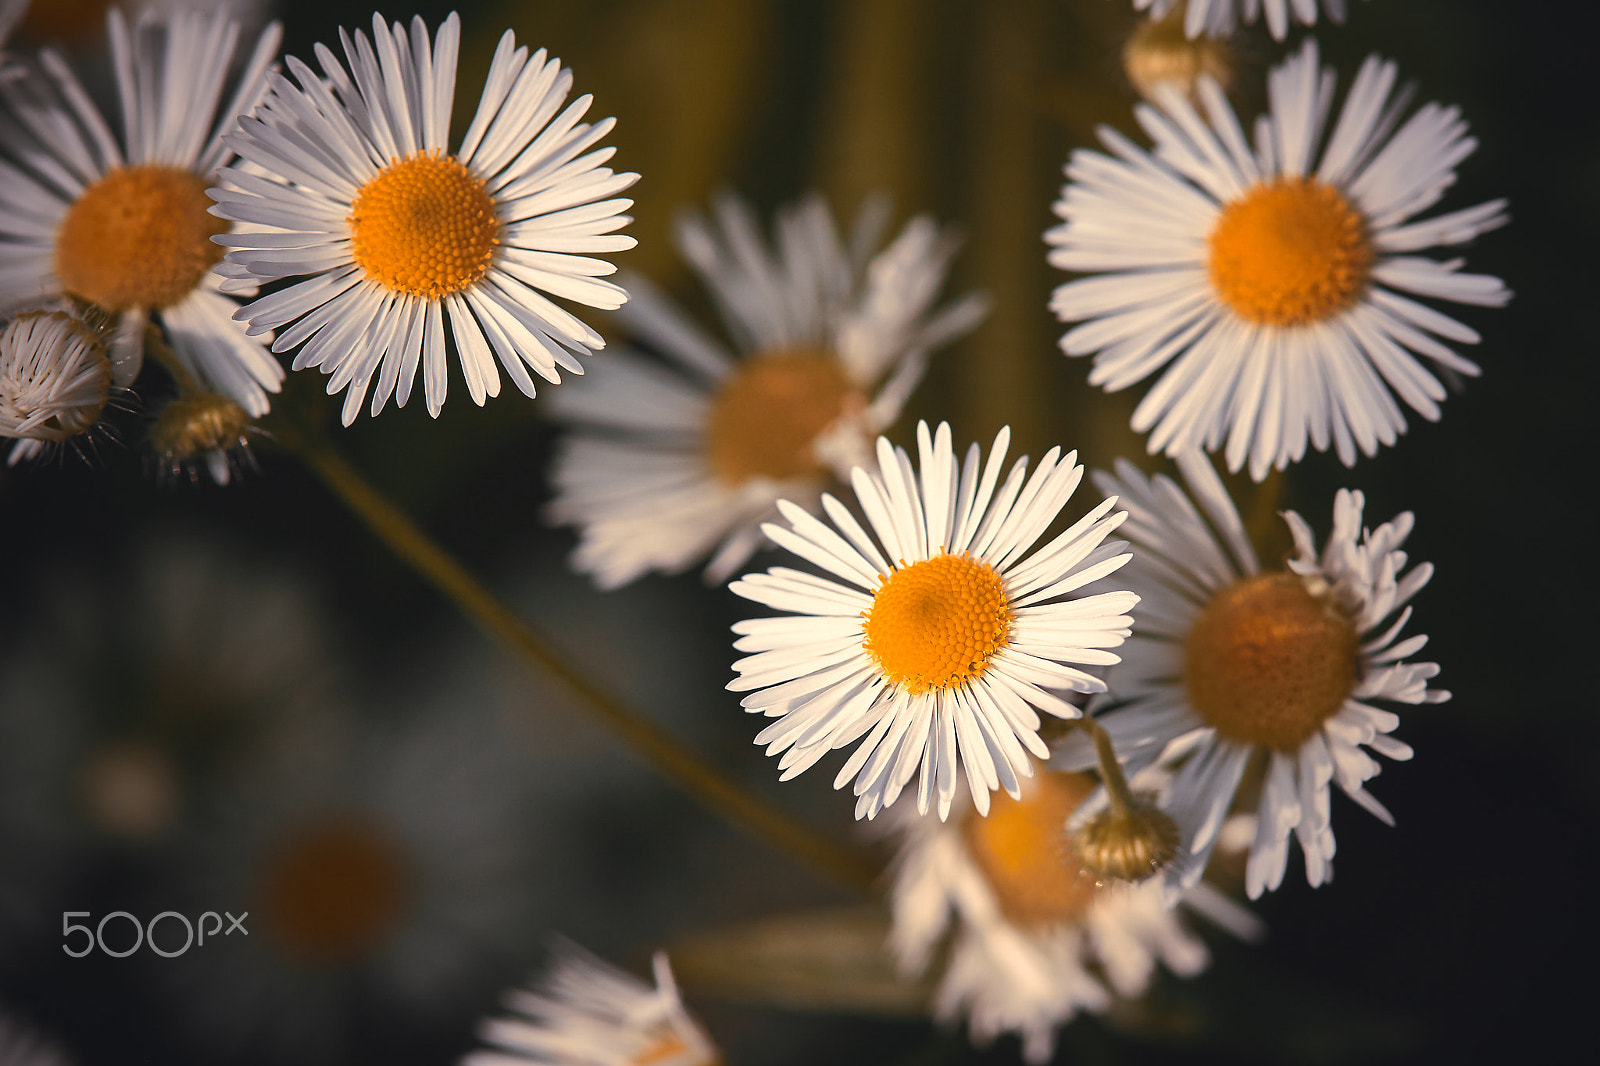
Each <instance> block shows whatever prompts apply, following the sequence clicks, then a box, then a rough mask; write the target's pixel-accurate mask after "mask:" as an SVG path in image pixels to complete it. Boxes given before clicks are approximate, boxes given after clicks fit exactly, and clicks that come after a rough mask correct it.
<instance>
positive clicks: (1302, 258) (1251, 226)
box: [1210, 177, 1372, 326]
mask: <svg viewBox="0 0 1600 1066" xmlns="http://www.w3.org/2000/svg"><path fill="white" fill-rule="evenodd" d="M1210 246H1211V255H1210V270H1211V283H1212V284H1213V285H1214V286H1216V290H1217V295H1218V296H1219V297H1220V298H1221V299H1222V302H1223V303H1225V304H1227V305H1228V306H1229V307H1231V308H1233V310H1234V311H1236V312H1238V314H1239V315H1240V317H1242V318H1244V319H1247V320H1248V321H1251V322H1255V323H1258V324H1260V325H1263V326H1302V325H1305V324H1307V323H1310V322H1319V321H1321V320H1322V319H1325V318H1327V317H1328V316H1330V315H1332V314H1333V313H1334V312H1336V311H1339V310H1341V309H1343V308H1345V307H1348V306H1349V305H1350V304H1351V303H1352V302H1354V301H1355V299H1356V297H1358V296H1359V295H1360V294H1361V291H1362V289H1363V288H1365V287H1366V284H1367V272H1368V270H1369V268H1370V267H1371V266H1372V244H1371V242H1370V241H1369V240H1368V238H1367V225H1366V221H1365V220H1364V219H1363V218H1362V217H1361V214H1360V213H1359V212H1358V211H1356V209H1355V208H1353V207H1351V206H1350V202H1349V201H1348V200H1346V199H1345V198H1344V196H1343V195H1341V194H1340V192H1339V190H1338V189H1335V188H1334V187H1333V186H1332V185H1329V184H1327V183H1326V182H1321V181H1317V180H1316V179H1314V178H1298V177H1296V178H1275V179H1273V180H1272V181H1267V182H1261V183H1258V184H1257V185H1255V186H1253V187H1252V188H1250V189H1249V190H1248V191H1246V192H1245V193H1244V195H1242V196H1240V197H1239V198H1238V199H1236V200H1234V201H1233V202H1231V203H1229V204H1228V205H1226V206H1225V207H1224V208H1223V209H1222V213H1221V215H1220V216H1219V217H1218V218H1217V224H1216V227H1215V228H1214V229H1212V231H1211V238H1210Z"/></svg>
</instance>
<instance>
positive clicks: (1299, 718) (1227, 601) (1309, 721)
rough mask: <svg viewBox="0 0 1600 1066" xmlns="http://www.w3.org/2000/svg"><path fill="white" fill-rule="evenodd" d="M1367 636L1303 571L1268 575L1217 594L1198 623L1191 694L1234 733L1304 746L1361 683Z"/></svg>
mask: <svg viewBox="0 0 1600 1066" xmlns="http://www.w3.org/2000/svg"><path fill="white" fill-rule="evenodd" d="M1359 651H1360V640H1359V638H1358V636H1357V634H1356V630H1355V626H1353V625H1352V624H1351V623H1350V620H1349V619H1348V618H1347V617H1345V615H1344V614H1342V613H1341V612H1340V611H1339V610H1338V609H1337V608H1335V607H1334V606H1332V605H1331V604H1329V603H1326V602H1324V601H1323V600H1322V599H1319V598H1318V597H1316V596H1313V595H1312V594H1311V592H1310V591H1309V590H1308V589H1307V588H1306V586H1305V582H1304V581H1302V580H1301V579H1300V577H1299V576H1297V575H1295V574H1286V573H1275V574H1260V575H1257V576H1256V577H1251V578H1246V579H1245V580H1243V581H1240V582H1238V583H1236V584H1234V585H1232V586H1230V587H1228V588H1226V589H1223V590H1222V591H1221V592H1219V593H1217V594H1216V596H1214V597H1212V599H1211V602H1210V603H1208V604H1206V606H1205V609H1204V610H1202V611H1201V612H1200V616H1199V617H1198V618H1196V619H1195V622H1194V626H1193V627H1192V628H1191V629H1190V630H1189V636H1188V640H1187V641H1186V644H1185V648H1184V667H1183V680H1184V685H1185V686H1186V688H1187V689H1188V692H1189V702H1190V703H1191V705H1193V707H1194V709H1195V710H1196V711H1197V712H1199V714H1200V717H1201V718H1203V719H1205V721H1206V724H1207V725H1210V726H1213V727H1215V728H1216V730H1217V733H1218V734H1219V735H1221V736H1223V737H1226V738H1227V739H1229V740H1236V741H1240V742H1242V743H1245V744H1258V745H1261V746H1264V747H1268V748H1273V749H1275V750H1277V751H1284V752H1292V751H1295V750H1297V749H1298V748H1299V747H1300V745H1301V744H1303V743H1304V742H1305V741H1306V740H1307V739H1308V738H1310V736H1311V735H1312V734H1313V733H1315V732H1316V731H1317V730H1318V729H1319V728H1321V726H1322V723H1323V722H1326V721H1327V720H1328V719H1329V718H1331V717H1333V716H1334V715H1335V714H1337V713H1338V711H1339V708H1340V707H1342V706H1343V705H1344V701H1345V699H1346V697H1348V696H1349V695H1350V692H1351V690H1352V689H1353V688H1354V687H1355V683H1356V673H1357V656H1358V653H1359Z"/></svg>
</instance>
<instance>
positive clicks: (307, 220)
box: [211, 14, 638, 425]
mask: <svg viewBox="0 0 1600 1066" xmlns="http://www.w3.org/2000/svg"><path fill="white" fill-rule="evenodd" d="M372 34H373V36H372V40H371V41H369V40H368V39H367V37H366V35H365V34H363V33H361V32H360V31H357V32H355V33H353V34H349V33H344V32H342V31H341V34H340V39H341V40H342V41H343V44H344V52H345V60H346V62H347V63H348V65H349V69H348V71H347V70H346V67H345V65H343V64H341V63H340V61H339V59H338V58H337V57H336V56H335V55H334V53H333V52H332V51H331V50H329V49H328V48H325V47H322V46H320V45H319V46H318V48H317V59H318V62H319V63H320V64H321V67H322V73H321V74H320V75H319V74H318V73H317V72H315V71H313V70H312V69H311V68H310V67H308V66H307V65H306V64H305V63H302V62H301V61H299V60H298V59H295V58H292V57H291V58H290V59H288V60H287V61H286V62H287V65H288V67H289V70H290V72H291V73H292V74H293V75H294V77H295V80H296V81H298V82H299V85H298V86H296V85H294V84H292V83H291V82H290V81H289V80H288V79H287V78H283V77H280V76H277V75H274V76H273V77H272V79H271V92H269V93H268V94H267V96H266V98H265V99H264V100H263V101H262V103H261V107H260V108H259V109H258V110H257V112H256V113H255V114H254V115H252V116H249V117H246V118H243V119H241V120H240V123H239V129H238V131H237V132H236V133H234V134H232V135H230V136H229V137H228V143H229V145H230V146H232V147H233V148H234V149H235V150H236V151H237V152H238V153H239V156H240V159H241V160H242V161H243V164H249V165H240V166H236V167H232V168H229V169H228V170H226V171H224V173H223V175H222V181H223V186H224V187H223V188H219V189H213V190H212V191H211V193H212V196H213V197H214V198H215V199H216V200H217V207H216V212H217V213H218V214H220V215H222V216H223V217H224V218H231V219H235V220H238V221H241V222H248V223H252V226H251V227H250V229H249V230H248V231H244V232H235V233H232V234H228V235H225V236H223V237H222V238H220V241H221V242H222V243H225V244H227V245H228V246H229V247H230V251H229V252H228V256H227V262H226V265H225V267H224V268H223V269H224V272H225V273H230V274H232V275H233V276H234V277H236V278H238V279H241V280H242V281H244V282H246V283H249V284H254V283H257V282H267V281H281V280H285V279H289V278H301V279H303V280H300V281H297V282H296V283H295V284H293V285H290V286H289V287H287V288H284V289H282V290H280V291H278V292H274V293H272V294H271V295H269V296H266V297H263V298H261V299H259V300H256V301H255V302H254V303H251V304H249V305H248V306H246V307H244V308H242V309H241V310H240V312H239V315H240V317H242V318H246V319H248V320H249V322H250V331H251V333H252V334H256V333H262V332H264V331H267V330H271V329H277V328H280V327H287V328H286V329H284V332H283V333H281V334H280V335H279V336H278V338H277V340H276V341H274V342H273V346H272V347H273V350H274V351H277V352H283V351H288V350H289V349H291V348H295V347H297V346H298V347H299V348H300V350H299V352H298V354H297V355H296V356H295V360H294V366H295V369H297V370H298V369H303V368H305V367H309V366H315V367H321V368H322V370H323V372H324V373H326V374H329V375H331V378H330V380H329V382H328V392H329V393H330V394H332V393H335V392H338V391H339V390H341V389H346V390H347V391H346V393H345V402H344V421H345V423H346V424H347V425H348V424H349V423H350V422H352V421H354V420H355V416H356V414H357V413H358V412H359V411H360V409H361V403H362V401H363V399H365V397H366V394H367V389H368V387H369V386H372V385H373V378H374V375H376V378H377V382H376V387H375V389H374V392H373V396H372V413H373V414H377V413H378V412H379V411H381V410H382V409H383V406H384V404H385V403H386V402H387V401H388V400H389V397H390V396H393V397H394V399H395V403H396V404H397V405H404V404H405V402H406V400H407V399H408V398H409V397H410V395H411V386H412V383H413V381H414V380H415V378H416V374H417V369H418V367H419V366H420V367H421V370H422V380H423V386H424V391H425V394H426V399H427V405H428V413H429V414H432V415H435V416H437V415H438V413H439V409H440V407H441V405H442V404H443V403H444V399H445V389H446V385H447V381H448V371H447V368H446V364H445V332H446V323H448V325H449V332H450V335H451V338H452V339H453V340H454V342H455V347H456V350H457V353H458V355H459V356H460V360H461V370H462V373H463V375H464V376H465V377H466V382H467V391H468V393H469V394H471V396H472V399H473V402H474V403H477V404H482V403H483V402H484V399H485V397H487V396H497V395H499V392H500V374H499V372H498V371H497V370H496V368H495V358H496V357H497V356H498V358H499V360H500V362H501V364H502V365H504V367H505V370H506V373H507V374H508V375H509V376H510V377H511V380H512V381H514V382H515V383H516V385H517V387H518V388H520V389H521V390H522V391H523V392H524V393H526V394H527V395H529V396H532V395H533V393H534V385H533V380H532V378H530V377H529V375H528V370H529V369H530V368H531V369H532V370H533V371H534V372H535V373H537V374H539V375H540V376H541V377H544V378H546V379H547V380H549V381H559V380H560V377H559V374H558V372H557V368H558V367H561V368H565V369H567V370H568V371H570V372H572V373H574V374H581V373H583V367H582V365H581V364H580V363H579V362H578V361H577V359H576V358H575V356H574V355H573V353H574V352H582V353H587V352H588V351H589V350H590V349H594V348H600V347H602V346H603V345H604V341H602V340H601V339H600V335H599V334H598V333H596V332H595V331H594V330H593V329H591V328H590V327H589V326H587V325H585V324H584V323H583V322H580V321H579V320H578V319H577V318H576V317H574V316H573V315H572V314H571V313H569V312H567V311H565V310H563V309H561V308H560V307H557V306H556V305H555V304H554V303H552V302H551V301H550V300H548V299H546V298H545V296H543V295H542V294H541V292H544V293H550V294H552V295H555V296H559V297H562V298H564V299H569V300H575V301H577V302H579V303H583V304H588V305H589V306H591V307H601V308H607V309H610V308H615V307H617V306H619V305H620V304H621V303H622V302H623V301H624V300H626V299H627V293H625V292H624V291H623V290H622V289H620V288H618V287H617V286H616V285H613V284H611V283H610V282H605V281H600V280H598V276H599V275H604V274H610V273H612V272H613V271H614V270H615V267H613V266H612V265H611V264H610V263H607V262H605V261H603V260H600V259H593V258H590V257H589V255H588V253H592V252H616V251H622V250H624V249H627V248H631V247H633V245H634V240H633V238H631V237H625V236H621V235H619V234H615V233H612V232H611V231H612V230H615V229H617V228H618V227H620V226H622V225H625V224H626V223H627V222H628V221H629V219H628V216H626V215H624V214H622V212H623V211H624V210H626V209H627V208H628V207H629V206H630V205H631V204H632V201H631V200H616V199H605V197H609V196H612V195H613V194H615V193H617V192H620V191H621V190H623V189H625V188H627V187H628V186H629V185H632V184H633V183H634V181H635V180H637V178H638V175H637V174H615V173H613V172H612V171H611V169H610V168H608V167H605V166H602V165H601V164H602V163H604V162H605V161H606V160H607V159H609V158H610V157H611V155H612V153H613V151H614V149H611V148H598V149H596V148H595V147H594V146H595V145H596V144H598V143H599V142H600V140H601V139H602V138H603V137H605V135H606V134H608V133H609V132H610V131H611V127H612V126H613V125H614V121H613V120H611V119H606V120H604V121H601V122H597V123H594V124H593V125H591V124H589V123H586V122H580V121H578V120H579V119H580V118H581V117H582V116H583V114H584V112H585V111H587V110H588V108H589V103H590V100H591V98H590V97H588V96H583V97H580V98H578V99H577V100H575V101H573V102H572V103H571V104H570V105H568V106H567V107H566V108H565V109H564V110H563V109H562V108H561V105H562V103H563V102H564V101H565V100H566V97H567V93H568V91H569V90H570V88H571V85H572V74H571V72H570V71H567V70H563V69H562V67H561V64H560V62H559V61H557V60H554V59H549V58H548V57H547V55H546V53H545V51H544V50H543V49H540V50H539V51H538V52H535V53H533V54H532V55H531V56H530V55H529V54H528V49H527V48H526V47H523V48H518V47H516V41H515V38H514V36H513V35H512V33H511V31H509V30H507V31H506V33H505V35H504V36H503V37H501V38H500V45H499V47H498V48H497V49H496V51H495V54H494V60H493V62H492V63H491V64H490V67H489V75H488V79H487V81H486V84H485V86H484V91H483V96H482V98H481V99H480V101H479V103H478V110H477V113H476V114H475V115H474V116H473V119H472V123H471V125H470V126H469V127H468V128H467V132H466V134H465V136H464V137H463V138H462V141H461V144H460V146H459V147H458V148H457V149H456V150H455V152H454V154H450V153H448V152H447V151H446V143H447V139H448V137H449V133H450V115H451V110H452V103H453V101H454V98H455V78H456V56H457V51H458V48H459V45H460V36H461V30H460V22H459V20H458V19H457V17H456V16H455V15H453V14H452V15H451V16H450V17H449V18H447V19H445V21H444V24H443V25H442V26H441V27H440V28H439V33H438V36H437V38H436V39H435V40H433V41H432V42H430V41H429V39H428V30H427V27H426V26H425V25H424V24H423V22H422V20H421V19H420V18H417V19H413V20H412V23H411V29H410V33H409V34H408V33H407V32H406V29H405V28H404V27H403V26H402V25H400V24H399V23H395V24H394V26H393V27H392V29H391V27H389V26H388V25H386V24H385V23H384V21H383V19H382V17H381V16H379V15H374V16H373V19H372ZM558 111H560V113H559V114H557V112H558ZM591 149H593V150H591ZM258 168H259V169H258ZM262 172H264V174H263V173H262Z"/></svg>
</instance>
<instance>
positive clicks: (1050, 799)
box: [962, 770, 1099, 926]
mask: <svg viewBox="0 0 1600 1066" xmlns="http://www.w3.org/2000/svg"><path fill="white" fill-rule="evenodd" d="M1094 787H1095V786H1094V782H1093V781H1092V780H1090V779H1089V778H1088V777H1086V776H1085V775H1083V774H1063V773H1058V772H1056V771H1054V770H1045V771H1043V772H1041V773H1040V774H1039V775H1038V777H1037V778H1035V780H1034V781H1033V782H1032V784H1031V785H1028V786H1026V789H1027V790H1026V791H1025V792H1023V794H1022V798H1021V799H1020V800H1014V799H1012V798H1011V797H1010V796H1007V795H1006V794H1005V793H996V794H995V797H994V806H993V807H991V808H990V810H989V816H988V817H987V818H980V817H979V816H978V815H977V813H976V812H974V813H973V814H971V815H969V816H968V817H967V820H966V822H965V824H964V825H963V826H962V831H963V833H965V835H966V839H967V850H968V851H969V852H971V854H972V858H973V861H974V862H976V863H977V865H978V869H980V870H982V871H983V875H984V877H985V879H987V880H988V882H989V887H990V888H992V889H993V890H994V894H995V899H996V900H998V901H999V904H1000V910H1001V911H1002V912H1004V914H1005V916H1006V917H1007V918H1010V919H1011V920H1012V921H1013V922H1016V923H1018V924H1019V925H1030V926H1038V925H1051V924H1055V923H1058V922H1066V921H1071V920H1073V919H1075V918H1077V917H1079V916H1080V915H1082V914H1083V912H1084V911H1086V910H1088V908H1089V904H1090V903H1091V902H1093V900H1094V894H1095V889H1097V888H1098V887H1099V885H1098V884H1097V883H1096V880H1095V877H1094V875H1093V874H1090V873H1088V872H1087V871H1086V870H1084V868H1083V866H1082V865H1081V864H1080V863H1079V861H1078V856H1077V853H1076V852H1074V851H1073V849H1072V841H1071V839H1070V838H1069V837H1068V835H1067V819H1068V818H1069V817H1071V815H1072V812H1073V811H1075V810H1077V809H1078V804H1080V803H1082V802H1083V801H1084V798H1085V797H1087V796H1088V795H1089V793H1091V792H1093V791H1094Z"/></svg>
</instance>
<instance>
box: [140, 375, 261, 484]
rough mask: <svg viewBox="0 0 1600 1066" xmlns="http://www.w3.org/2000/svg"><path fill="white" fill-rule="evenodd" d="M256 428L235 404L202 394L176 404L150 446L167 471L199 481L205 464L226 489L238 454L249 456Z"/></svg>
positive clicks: (160, 418)
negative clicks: (201, 466) (252, 436)
mask: <svg viewBox="0 0 1600 1066" xmlns="http://www.w3.org/2000/svg"><path fill="white" fill-rule="evenodd" d="M254 430H255V424H254V423H253V422H252V421H251V420H250V416H249V414H247V413H246V412H245V409H244V408H242V407H240V406H239V405H238V404H237V403H235V402H234V401H233V400H230V399H228V397H226V396H222V395H219V394H218V393H214V392H203V393H198V394H196V395H193V396H184V397H181V398H179V399H176V400H173V401H172V402H171V403H169V404H167V406H166V407H164V408H162V409H161V413H160V414H159V415H157V416H156V420H155V423H154V424H153V425H152V426H151V427H150V445H151V447H152V448H154V449H155V452H156V455H157V456H159V457H160V460H161V463H162V465H163V467H164V469H165V470H166V471H167V472H168V473H171V474H173V475H180V474H187V475H188V477H189V480H190V481H195V480H197V479H198V478H199V467H200V464H201V463H202V462H204V464H205V466H206V470H207V472H209V473H210V475H211V477H212V480H214V481H215V482H216V483H217V484H219V485H226V484H227V483H228V479H229V476H230V474H231V472H232V468H233V457H234V454H235V453H236V452H240V451H243V452H244V453H245V454H248V448H249V443H250V434H251V433H252V432H254Z"/></svg>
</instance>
